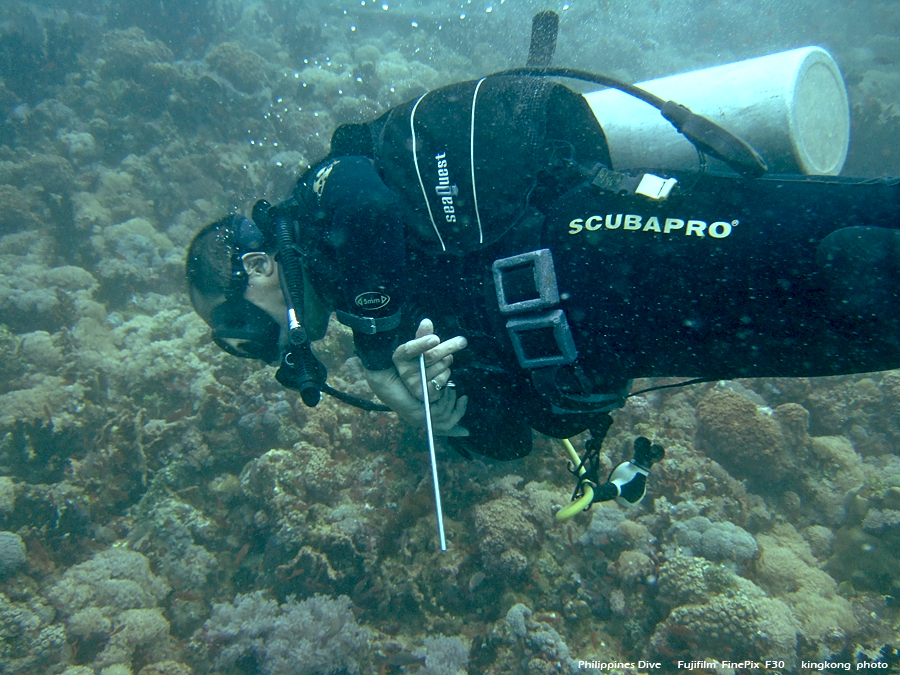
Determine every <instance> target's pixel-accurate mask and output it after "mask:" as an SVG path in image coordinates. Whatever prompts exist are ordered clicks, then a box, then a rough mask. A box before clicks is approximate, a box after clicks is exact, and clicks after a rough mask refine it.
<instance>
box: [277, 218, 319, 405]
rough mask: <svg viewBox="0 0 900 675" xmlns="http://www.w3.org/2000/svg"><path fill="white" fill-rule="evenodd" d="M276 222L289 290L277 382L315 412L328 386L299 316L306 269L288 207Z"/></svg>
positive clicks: (285, 278) (283, 271)
mask: <svg viewBox="0 0 900 675" xmlns="http://www.w3.org/2000/svg"><path fill="white" fill-rule="evenodd" d="M272 217H273V218H274V222H275V240H276V242H277V244H278V253H279V256H278V258H279V260H278V262H279V263H280V264H281V271H282V274H284V282H285V286H286V287H287V295H288V296H289V297H287V298H285V299H286V300H287V301H288V305H289V307H288V322H289V324H290V325H289V334H288V335H289V337H288V350H287V351H286V352H285V353H284V355H283V356H282V357H281V367H280V368H279V369H278V372H277V373H276V374H275V379H276V380H278V382H279V383H281V384H282V385H284V386H285V387H289V388H291V389H295V390H297V391H299V392H300V398H301V399H303V403H304V404H305V405H306V406H307V407H309V408H313V407H315V406H316V405H318V403H319V401H320V400H321V399H322V387H323V386H324V385H325V378H326V377H327V371H326V370H325V366H323V365H322V364H321V363H320V362H319V360H318V359H317V358H316V355H315V354H313V352H312V349H311V348H310V345H309V340H308V339H307V337H306V331H305V330H304V329H303V323H302V321H303V318H302V316H298V315H297V310H296V308H297V307H300V308H301V312H302V307H303V268H302V266H301V265H300V260H299V257H298V256H297V255H295V251H294V248H295V244H294V237H293V233H292V232H291V219H290V218H289V217H288V214H286V213H285V211H284V207H283V206H281V207H276V208H275V209H273V213H272Z"/></svg>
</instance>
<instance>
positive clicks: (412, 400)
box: [365, 319, 469, 436]
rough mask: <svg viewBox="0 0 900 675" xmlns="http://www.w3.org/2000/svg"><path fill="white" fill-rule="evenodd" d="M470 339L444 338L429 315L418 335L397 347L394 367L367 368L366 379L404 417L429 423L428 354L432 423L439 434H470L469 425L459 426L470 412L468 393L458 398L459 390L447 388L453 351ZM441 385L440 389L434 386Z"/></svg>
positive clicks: (389, 405) (384, 400)
mask: <svg viewBox="0 0 900 675" xmlns="http://www.w3.org/2000/svg"><path fill="white" fill-rule="evenodd" d="M465 346H466V340H465V338H462V337H456V338H453V339H452V340H448V341H447V342H443V343H442V342H441V341H440V338H438V337H437V336H436V335H434V326H433V325H432V323H431V321H429V320H428V319H425V320H424V321H422V323H420V324H419V329H418V330H417V331H416V339H415V340H410V341H409V342H406V343H404V344H402V345H400V346H399V347H397V349H396V350H395V351H394V356H393V360H394V366H395V367H394V368H389V369H387V370H377V371H371V370H366V371H365V375H366V381H367V382H368V383H369V386H370V387H371V388H372V391H374V392H375V394H376V395H377V396H378V398H380V399H381V400H382V401H383V402H384V403H385V404H386V405H387V406H388V407H389V408H390V409H391V410H393V411H394V412H395V413H397V414H398V415H399V416H400V417H401V418H402V419H404V420H405V421H406V422H409V423H410V424H413V425H415V426H419V427H422V426H425V409H424V406H423V403H422V396H423V394H422V383H421V377H420V375H419V355H420V354H424V355H425V376H426V379H427V380H428V383H429V384H428V398H429V400H430V401H432V404H431V426H432V429H433V430H434V433H435V435H437V436H468V435H469V432H468V430H467V429H465V428H463V427H461V426H459V421H460V420H461V419H462V417H463V415H465V414H466V406H467V405H468V402H469V399H468V397H467V396H460V397H458V398H457V395H456V390H455V389H453V388H445V387H446V384H447V382H448V381H449V380H450V363H451V362H452V361H453V353H454V352H457V351H459V350H460V349H463V348H465ZM435 383H437V384H439V385H440V386H441V389H440V390H438V389H436V388H435V387H434V384H435Z"/></svg>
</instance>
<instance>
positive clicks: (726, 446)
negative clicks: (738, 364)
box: [696, 390, 794, 482]
mask: <svg viewBox="0 0 900 675" xmlns="http://www.w3.org/2000/svg"><path fill="white" fill-rule="evenodd" d="M697 418H698V420H699V427H698V430H697V437H696V441H697V445H698V447H700V448H701V449H703V450H705V451H706V452H708V454H709V455H710V457H712V458H713V459H715V460H716V461H717V462H719V463H720V464H722V465H723V466H724V467H725V468H726V469H727V470H728V471H730V472H733V473H734V474H736V476H737V477H738V478H765V479H766V481H768V482H771V481H772V479H773V478H774V479H776V480H777V479H779V478H782V477H784V476H785V475H786V473H787V472H788V471H789V470H790V469H791V468H792V467H793V466H794V461H793V457H792V456H791V455H790V454H788V453H786V452H785V446H786V445H787V443H785V438H784V434H783V433H782V430H781V427H779V425H778V423H777V422H776V421H775V419H773V418H772V416H771V415H767V414H765V413H764V412H763V411H762V410H760V409H759V408H758V407H757V405H756V404H755V403H753V402H752V401H750V400H749V399H747V398H745V397H743V396H741V395H740V394H738V393H737V392H734V391H727V390H726V391H713V392H710V393H709V394H707V395H706V397H704V398H703V400H702V401H700V403H699V405H698V406H697ZM792 426H793V425H792Z"/></svg>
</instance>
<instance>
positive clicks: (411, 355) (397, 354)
mask: <svg viewBox="0 0 900 675" xmlns="http://www.w3.org/2000/svg"><path fill="white" fill-rule="evenodd" d="M440 342H441V339H440V338H439V337H438V336H437V335H433V334H430V335H425V336H422V337H420V338H416V339H415V340H410V341H409V342H404V343H403V344H402V345H400V346H399V347H397V349H395V350H394V354H393V356H392V359H393V361H394V365H395V366H397V367H398V368H399V367H400V365H401V364H402V363H409V362H410V361H417V360H418V358H419V355H420V354H424V353H425V352H427V351H428V350H429V349H433V348H434V347H437V346H438V345H439V344H440Z"/></svg>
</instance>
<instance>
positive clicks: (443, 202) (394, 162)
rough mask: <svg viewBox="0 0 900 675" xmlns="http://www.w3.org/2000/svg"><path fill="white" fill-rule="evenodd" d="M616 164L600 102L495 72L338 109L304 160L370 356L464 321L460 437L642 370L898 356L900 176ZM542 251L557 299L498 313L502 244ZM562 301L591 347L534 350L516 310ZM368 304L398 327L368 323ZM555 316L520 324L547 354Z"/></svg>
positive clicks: (301, 193)
mask: <svg viewBox="0 0 900 675" xmlns="http://www.w3.org/2000/svg"><path fill="white" fill-rule="evenodd" d="M473 100H474V101H475V103H474V104H473ZM473 106H474V111H475V112H474V114H473ZM412 128H415V138H413V136H412V134H411V129H412ZM608 165H609V154H608V151H607V147H606V142H605V139H604V137H603V133H602V130H601V129H600V127H599V126H598V124H597V122H596V119H595V118H594V116H593V114H592V113H591V111H590V109H589V108H588V106H587V104H586V103H585V102H584V99H583V98H582V97H581V96H579V95H577V94H574V93H573V92H571V91H570V90H568V89H566V88H565V87H562V86H561V85H558V84H554V83H550V82H547V81H542V80H537V79H531V78H528V79H522V78H511V77H492V78H486V79H484V80H479V81H474V82H466V83H461V84H457V85H453V86H451V87H446V88H444V89H440V90H437V91H435V92H430V93H429V94H427V95H425V96H424V97H422V98H421V99H418V100H415V101H411V102H409V103H408V104H406V105H403V106H400V107H398V108H395V109H393V110H391V111H389V112H388V113H387V114H385V115H384V116H382V117H381V118H379V119H378V120H376V121H375V122H373V123H371V124H367V125H357V126H346V127H341V128H340V129H338V131H336V132H335V136H334V138H333V140H332V152H331V154H330V155H329V157H328V158H326V160H324V161H323V162H321V163H319V164H318V165H316V166H315V167H313V168H312V169H311V170H310V171H308V172H307V173H306V174H304V175H303V176H302V177H301V178H300V180H299V181H298V186H297V190H296V191H295V194H294V197H293V202H294V205H295V206H294V208H295V213H296V219H297V222H298V228H297V238H298V243H299V245H300V249H301V250H302V251H303V252H304V253H303V260H304V265H305V267H306V269H307V273H308V275H309V277H310V278H311V280H312V283H313V285H314V286H315V287H316V289H317V290H318V291H319V292H320V293H321V294H322V295H324V296H325V297H327V298H328V299H329V300H330V301H331V302H332V303H334V304H335V306H336V307H337V308H338V310H340V311H339V318H341V319H342V320H343V321H344V322H345V323H348V325H350V326H351V327H353V328H354V336H355V339H356V346H357V351H358V353H359V355H360V357H361V358H362V359H363V361H364V363H365V365H366V366H367V367H368V368H370V369H382V368H388V367H391V360H390V356H391V353H392V352H393V349H394V348H395V347H396V345H397V344H398V343H399V342H400V341H405V340H407V339H410V338H411V337H412V334H413V331H414V329H415V325H416V324H417V322H418V320H419V319H421V318H423V317H429V318H432V319H433V320H434V321H435V324H436V332H437V333H438V334H439V335H440V336H441V337H443V338H449V337H452V336H453V335H456V334H462V335H465V336H466V337H467V339H468V340H469V346H468V347H467V348H466V349H465V350H463V352H461V353H459V354H458V355H457V358H456V360H455V361H454V365H453V379H454V380H455V381H456V382H457V384H458V385H459V387H460V392H461V393H466V394H469V395H470V397H471V400H470V403H469V411H468V412H467V413H466V416H465V417H464V419H463V420H462V422H461V424H462V425H463V426H465V427H467V428H469V430H470V431H471V432H472V436H470V438H469V439H466V440H462V441H457V444H458V447H460V449H461V450H464V451H466V450H468V451H472V452H479V453H481V454H487V455H490V456H495V457H500V458H508V457H516V456H521V455H522V454H524V453H526V452H527V451H528V450H529V449H530V445H531V436H530V434H531V431H530V429H531V428H535V429H537V430H539V431H542V432H544V433H548V434H550V435H554V436H567V435H572V434H574V433H577V432H579V431H581V430H583V429H584V428H585V427H586V426H588V425H589V424H591V420H592V416H593V415H596V414H597V413H598V411H600V410H602V409H604V408H606V409H609V408H611V407H616V405H619V404H621V401H622V398H621V394H622V392H623V391H624V390H625V388H626V387H627V385H628V382H629V381H630V380H631V379H634V378H638V377H651V376H690V377H700V378H705V379H725V378H732V377H752V376H786V377H790V376H815V375H834V374H841V373H851V372H864V371H874V370H884V369H889V368H895V367H900V305H898V293H900V232H898V229H897V228H898V226H900V185H898V181H896V180H885V181H864V182H861V181H851V180H844V179H839V178H822V177H802V176H797V177H773V178H764V179H759V180H748V179H743V178H737V177H731V176H717V175H698V174H689V175H677V174H673V173H672V172H667V173H665V176H666V177H668V176H673V175H674V176H675V177H676V178H678V184H677V186H676V187H675V189H674V190H673V192H672V194H671V195H670V196H669V197H668V199H665V200H662V201H657V200H654V199H650V198H648V197H645V196H642V195H640V194H635V193H634V191H633V189H623V187H627V186H628V185H631V186H632V187H633V183H629V182H628V181H625V182H624V183H621V184H620V183H618V182H617V176H618V177H621V175H616V174H611V173H609V172H604V170H603V169H602V168H601V167H602V166H608ZM598 172H599V173H598ZM655 173H657V174H662V173H663V172H662V171H656V172H655ZM542 249H546V250H549V251H550V252H551V254H552V260H553V271H554V272H555V281H556V286H557V290H558V294H559V299H558V301H557V302H555V303H551V306H549V307H542V308H540V309H539V310H538V311H525V312H513V313H512V315H501V312H500V311H499V309H498V298H497V293H496V289H495V286H494V281H493V279H494V278H495V277H493V276H492V273H491V265H492V263H493V262H494V261H495V260H498V259H505V258H509V257H510V256H515V255H517V254H522V253H527V252H531V251H538V250H542ZM511 278H513V277H511ZM510 283H511V284H512V286H511V288H512V287H514V285H515V281H512V282H510ZM525 286H528V283H527V282H526V283H525ZM507 290H509V289H507ZM532 290H533V289H532ZM513 291H514V288H513ZM529 292H530V291H529V290H528V289H526V290H524V291H523V293H525V295H528V293H529ZM397 312H400V314H397ZM551 312H560V313H561V315H562V316H563V322H564V323H565V325H566V326H567V328H566V330H565V332H566V333H567V334H568V335H569V336H570V337H571V339H572V341H573V343H574V347H575V349H576V350H577V358H574V359H569V362H567V363H565V364H563V365H561V366H552V367H522V365H521V358H517V356H516V354H515V352H514V349H513V346H512V340H511V333H510V330H508V324H507V322H508V321H509V320H510V319H518V318H523V317H524V318H526V319H528V318H533V317H535V316H538V317H543V316H549V315H550V313H551ZM556 316H557V317H558V316H559V314H557V315H556ZM372 319H375V320H376V322H377V323H379V325H380V326H382V327H383V328H384V329H378V330H377V332H375V333H374V334H368V332H369V330H368V329H367V325H369V324H371V320H372ZM398 320H399V321H400V323H399V325H398V324H397V321H398ZM367 322H368V324H367ZM547 325H549V324H547ZM551 333H552V331H549V329H547V330H545V329H540V330H538V329H535V330H527V331H525V332H524V333H522V334H520V335H519V337H521V338H522V341H523V343H524V342H528V343H529V344H528V349H532V348H533V349H535V350H536V352H537V353H541V352H542V350H543V351H546V352H547V353H548V354H550V353H553V352H556V351H559V349H558V348H560V344H561V343H560V340H559V338H557V337H556V336H555V334H553V335H551ZM548 336H550V337H548ZM532 343H533V344H532ZM523 349H525V348H524V347H523ZM604 396H606V399H604ZM591 401H593V403H591Z"/></svg>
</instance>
